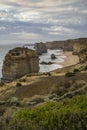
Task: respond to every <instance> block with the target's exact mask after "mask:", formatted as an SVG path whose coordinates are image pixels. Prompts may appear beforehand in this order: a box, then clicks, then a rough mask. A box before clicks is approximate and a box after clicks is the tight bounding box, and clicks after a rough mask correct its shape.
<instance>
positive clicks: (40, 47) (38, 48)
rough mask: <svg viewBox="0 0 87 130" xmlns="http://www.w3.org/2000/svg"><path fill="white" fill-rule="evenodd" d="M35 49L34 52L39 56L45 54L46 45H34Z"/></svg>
mask: <svg viewBox="0 0 87 130" xmlns="http://www.w3.org/2000/svg"><path fill="white" fill-rule="evenodd" d="M34 47H35V49H36V52H37V53H38V54H39V55H41V54H42V53H47V47H46V44H44V43H42V42H40V43H35V46H34Z"/></svg>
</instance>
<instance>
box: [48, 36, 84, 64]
mask: <svg viewBox="0 0 87 130" xmlns="http://www.w3.org/2000/svg"><path fill="white" fill-rule="evenodd" d="M46 46H47V48H49V49H63V50H64V51H73V54H78V56H79V60H80V62H86V61H87V38H80V39H71V40H65V41H53V42H47V43H46Z"/></svg>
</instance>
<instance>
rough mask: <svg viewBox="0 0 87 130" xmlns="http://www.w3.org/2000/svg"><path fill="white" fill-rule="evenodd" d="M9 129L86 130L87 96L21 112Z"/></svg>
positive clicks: (12, 121)
mask: <svg viewBox="0 0 87 130" xmlns="http://www.w3.org/2000/svg"><path fill="white" fill-rule="evenodd" d="M8 127H9V130H11V129H10V128H13V127H15V128H16V129H15V130H20V129H21V130H86V129H87V95H84V96H83V95H82V96H77V97H74V98H72V99H65V100H63V102H59V103H58V102H48V103H46V104H44V105H42V106H38V107H35V108H32V109H23V110H19V111H17V112H16V113H15V114H14V115H13V117H12V119H11V121H10V123H9V125H8Z"/></svg>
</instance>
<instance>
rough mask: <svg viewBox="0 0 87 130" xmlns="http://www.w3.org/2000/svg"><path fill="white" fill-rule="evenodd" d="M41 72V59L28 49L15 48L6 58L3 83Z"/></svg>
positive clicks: (3, 68)
mask: <svg viewBox="0 0 87 130" xmlns="http://www.w3.org/2000/svg"><path fill="white" fill-rule="evenodd" d="M38 71H39V58H38V55H37V53H36V52H35V51H33V50H30V49H28V48H24V47H23V48H21V47H18V48H14V49H12V50H10V51H9V52H8V53H7V55H6V56H5V59H4V62H3V67H2V81H4V82H9V81H12V80H14V79H17V78H20V77H22V76H24V75H26V74H29V73H37V72H38Z"/></svg>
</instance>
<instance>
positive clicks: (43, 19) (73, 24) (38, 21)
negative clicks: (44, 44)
mask: <svg viewBox="0 0 87 130" xmlns="http://www.w3.org/2000/svg"><path fill="white" fill-rule="evenodd" d="M86 30H87V1H86V0H43V1H41V0H30V1H29V0H25V1H24V0H8V1H7V0H0V35H1V37H0V40H1V42H3V41H4V42H3V43H5V40H4V37H6V39H7V41H8V43H9V42H10V43H15V42H17V43H18V42H24V43H25V42H26V40H29V41H33V42H37V41H40V40H41V41H46V40H47V41H49V40H56V39H57V40H59V39H61V40H62V39H68V38H69V39H70V38H76V37H84V36H87V31H86ZM13 40H14V42H13ZM6 43H7V42H6Z"/></svg>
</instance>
